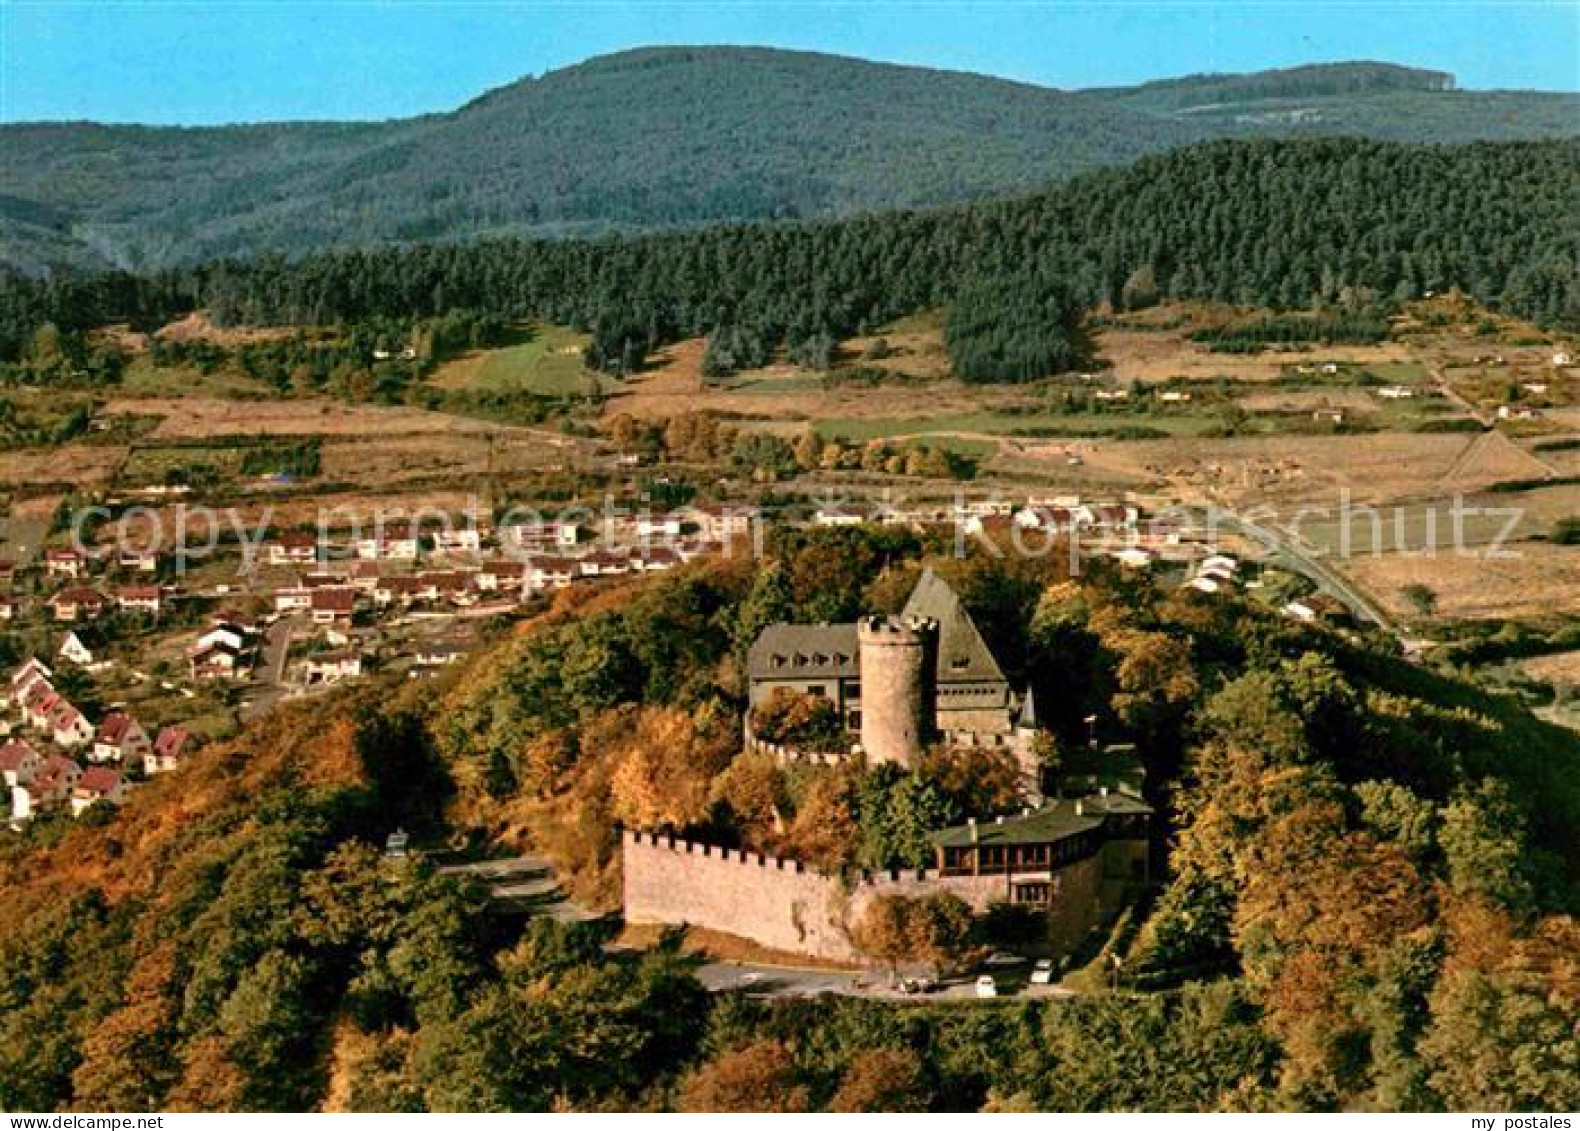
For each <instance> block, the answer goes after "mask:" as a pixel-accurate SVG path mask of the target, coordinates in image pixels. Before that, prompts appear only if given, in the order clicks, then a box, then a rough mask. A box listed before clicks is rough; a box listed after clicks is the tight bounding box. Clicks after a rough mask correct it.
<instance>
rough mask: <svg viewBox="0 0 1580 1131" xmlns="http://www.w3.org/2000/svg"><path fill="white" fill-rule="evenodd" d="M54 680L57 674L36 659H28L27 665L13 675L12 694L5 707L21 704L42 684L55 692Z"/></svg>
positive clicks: (24, 664) (23, 665)
mask: <svg viewBox="0 0 1580 1131" xmlns="http://www.w3.org/2000/svg"><path fill="white" fill-rule="evenodd" d="M54 678H55V673H54V672H53V671H51V670H50V669H49V667H48V666H47V665H45V664H44V663H43V662H41V661H40V660H38V659H37V658H35V657H31V656H30V657H28V659H27V661H26V662H25V663H23V664H22V665H21V666H20V667H19V668H17V669H16V671H14V672H13V673H11V687H10V694H9V695H8V696H7V698H6V702H5V705H6V706H9V705H10V704H12V703H21V702H22V701H23V699H24V698H25V697H26V696H27V694H28V692H30V691H31V690H33V688H35V687H37V686H39V685H40V684H42V685H43V686H44V687H46V688H48V689H49V690H51V691H53V690H54V688H53V686H52V685H51V681H52V680H53V679H54Z"/></svg>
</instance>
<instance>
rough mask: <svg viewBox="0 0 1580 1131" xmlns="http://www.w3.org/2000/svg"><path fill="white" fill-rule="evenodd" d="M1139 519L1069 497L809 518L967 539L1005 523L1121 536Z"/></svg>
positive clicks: (820, 513)
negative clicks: (942, 529)
mask: <svg viewBox="0 0 1580 1131" xmlns="http://www.w3.org/2000/svg"><path fill="white" fill-rule="evenodd" d="M1140 518H1141V513H1140V511H1139V510H1138V509H1137V508H1136V507H1133V506H1130V505H1128V504H1125V503H1082V502H1081V501H1080V500H1079V499H1076V498H1072V497H1069V496H1048V497H1042V496H1032V497H1030V498H1027V499H1026V500H1024V501H1014V500H977V501H971V502H965V503H959V504H956V505H953V506H936V507H897V506H894V505H892V504H888V503H877V504H874V505H872V506H870V507H855V506H841V505H832V504H831V505H828V506H823V507H819V508H818V509H817V510H816V511H814V512H813V514H812V525H814V526H833V527H837V526H860V525H862V524H863V523H874V524H877V525H880V526H956V527H959V528H960V529H961V530H963V531H964V532H965V533H966V534H970V535H976V534H981V533H982V532H983V531H984V530H986V529H987V528H988V527H989V526H990V525H991V524H993V523H995V522H1003V523H1009V524H1012V525H1014V526H1017V527H1020V528H1021V529H1023V530H1030V529H1038V530H1048V531H1066V532H1073V531H1077V530H1094V531H1095V530H1107V531H1119V530H1130V529H1134V528H1135V526H1136V524H1137V523H1138V522H1139V521H1140Z"/></svg>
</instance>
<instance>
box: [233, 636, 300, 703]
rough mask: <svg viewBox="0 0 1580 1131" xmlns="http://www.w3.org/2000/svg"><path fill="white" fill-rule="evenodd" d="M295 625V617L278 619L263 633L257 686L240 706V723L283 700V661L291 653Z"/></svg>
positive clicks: (284, 689)
mask: <svg viewBox="0 0 1580 1131" xmlns="http://www.w3.org/2000/svg"><path fill="white" fill-rule="evenodd" d="M297 623H298V621H297V618H294V617H281V618H280V619H279V620H277V621H275V622H274V623H273V624H271V625H270V626H269V627H268V628H267V629H266V630H265V631H264V634H263V647H262V649H261V650H260V651H259V654H258V674H257V683H256V685H255V686H254V687H253V688H252V689H251V691H250V692H249V694H248V696H247V701H246V702H245V703H244V704H242V709H241V715H242V718H243V719H244V720H245V719H252V718H256V717H257V716H259V715H264V714H267V713H268V712H269V711H271V710H272V709H273V708H274V706H275V704H276V703H278V702H279V701H280V700H281V699H283V698H285V694H286V691H287V688H286V686H285V662H286V659H287V658H288V657H289V656H290V654H291V634H292V632H293V631H295V628H296V626H297Z"/></svg>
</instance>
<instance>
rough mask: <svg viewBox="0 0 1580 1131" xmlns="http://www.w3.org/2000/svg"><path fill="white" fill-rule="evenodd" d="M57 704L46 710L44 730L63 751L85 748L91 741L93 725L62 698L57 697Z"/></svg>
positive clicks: (52, 704)
mask: <svg viewBox="0 0 1580 1131" xmlns="http://www.w3.org/2000/svg"><path fill="white" fill-rule="evenodd" d="M55 698H56V700H57V702H54V703H51V704H50V705H49V707H48V708H46V714H45V728H46V729H47V730H48V731H49V736H50V737H51V738H52V739H54V740H55V745H56V746H59V747H60V748H61V749H63V750H71V749H74V748H76V747H78V746H86V745H87V744H88V743H90V742H92V741H93V724H92V723H90V722H88V719H87V716H86V715H84V714H83V713H82V712H81V711H79V710H77V708H76V707H74V706H72V705H71V703H70V702H68V701H67V700H66V698H65V697H64V696H61V695H57V696H56V697H55Z"/></svg>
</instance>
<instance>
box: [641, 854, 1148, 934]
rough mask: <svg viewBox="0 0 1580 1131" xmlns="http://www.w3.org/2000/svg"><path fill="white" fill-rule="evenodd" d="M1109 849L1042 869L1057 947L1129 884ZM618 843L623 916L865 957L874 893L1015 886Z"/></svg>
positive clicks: (990, 893) (990, 891) (989, 878)
mask: <svg viewBox="0 0 1580 1131" xmlns="http://www.w3.org/2000/svg"><path fill="white" fill-rule="evenodd" d="M1143 847H1144V846H1143ZM1116 850H1117V853H1119V854H1122V853H1124V852H1127V851H1129V850H1128V849H1127V847H1126V845H1125V844H1124V843H1110V844H1108V845H1105V846H1104V847H1103V848H1102V849H1101V850H1100V851H1099V852H1097V853H1096V854H1094V855H1092V856H1088V857H1086V858H1085V859H1083V860H1077V861H1074V862H1072V863H1070V864H1068V865H1066V866H1065V867H1063V868H1061V869H1059V870H1058V871H1056V872H1053V873H1052V874H1051V876H1048V877H1047V882H1048V883H1049V884H1050V885H1051V889H1052V890H1051V899H1050V903H1049V906H1048V913H1049V919H1050V922H1049V933H1050V937H1051V938H1052V939H1053V940H1054V941H1055V943H1056V944H1057V945H1058V946H1060V947H1061V948H1068V947H1071V946H1074V945H1075V944H1076V943H1077V942H1079V941H1080V939H1081V938H1082V937H1083V936H1084V935H1085V934H1086V933H1087V932H1088V931H1090V930H1091V929H1092V928H1093V927H1095V926H1097V925H1098V924H1100V923H1101V922H1102V921H1103V920H1104V919H1105V918H1107V917H1108V916H1109V915H1111V914H1112V913H1113V912H1114V911H1115V910H1117V909H1118V907H1119V904H1120V901H1121V899H1122V898H1123V894H1124V891H1125V888H1126V884H1125V883H1124V882H1123V878H1122V873H1123V872H1124V868H1123V866H1122V860H1121V856H1120V855H1118V854H1116ZM621 851H622V857H623V859H622V864H623V885H624V904H625V918H626V921H627V922H630V923H664V924H673V925H680V924H688V925H691V926H697V927H706V928H709V929H711V930H715V931H723V932H726V933H728V934H732V935H738V936H740V937H741V938H745V939H750V940H752V941H753V942H756V943H759V944H761V945H763V946H766V947H772V948H773V949H775V950H782V951H786V952H789V953H794V954H806V955H811V956H813V957H817V958H824V959H830V960H833V961H837V962H852V963H856V962H860V961H861V960H862V956H861V955H860V954H859V953H858V952H857V951H856V949H855V947H854V946H853V945H852V944H851V941H850V930H851V928H852V926H853V925H854V924H856V923H858V922H859V921H860V920H861V916H862V914H863V913H864V911H865V909H866V906H867V904H868V903H870V902H871V901H872V900H873V899H875V898H877V897H878V896H882V895H901V896H906V897H908V898H912V899H915V898H920V897H923V896H928V895H935V894H938V893H940V892H950V893H953V894H954V895H957V896H959V897H960V898H961V899H963V900H964V901H965V902H966V903H968V904H970V906H971V908H972V909H973V910H974V911H978V912H981V911H985V910H986V909H987V908H988V907H989V906H990V905H991V904H993V903H998V902H1004V901H1007V900H1009V899H1010V898H1011V894H1012V892H1011V889H1010V884H1011V880H1010V878H1008V877H1005V876H1003V875H981V876H969V875H968V876H953V875H941V874H940V873H938V872H936V871H933V870H931V869H927V870H909V869H908V870H896V871H893V872H878V873H871V872H846V873H842V874H829V873H824V872H819V871H817V870H816V869H814V868H810V867H808V866H806V865H805V864H802V863H801V862H799V861H795V860H787V859H783V858H780V857H774V856H764V855H760V854H758V853H754V852H742V851H740V850H739V849H726V848H720V847H719V846H717V845H709V844H703V843H701V842H698V841H690V840H686V839H684V838H681V837H670V836H665V835H662V834H652V833H634V832H630V831H627V832H625V833H623V834H622V844H621ZM1116 865H1120V866H1117V867H1116ZM1031 878H1033V877H1030V876H1028V875H1017V876H1015V877H1014V878H1013V879H1014V882H1025V881H1026V880H1028V879H1031Z"/></svg>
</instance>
